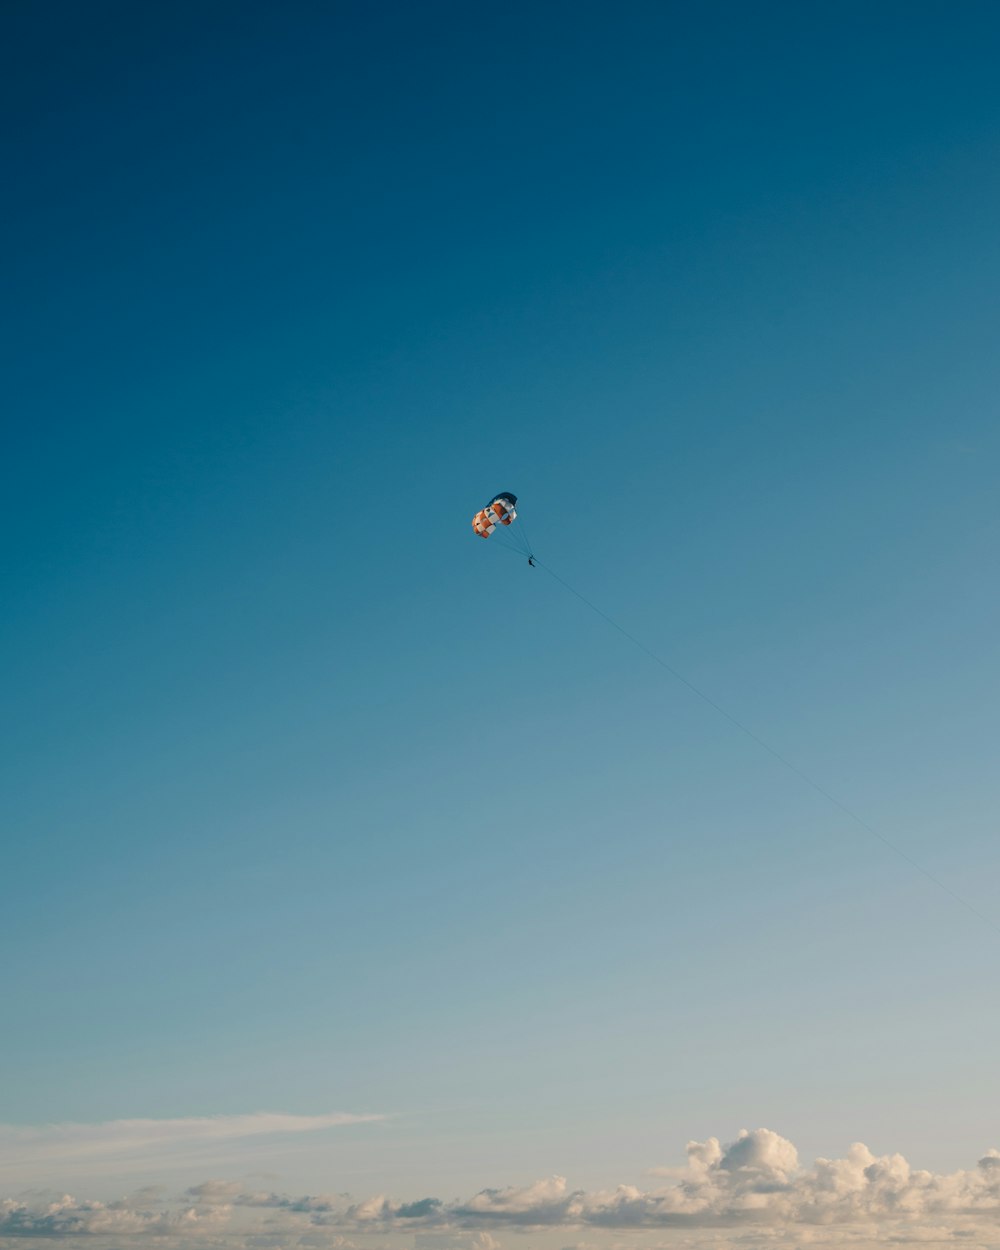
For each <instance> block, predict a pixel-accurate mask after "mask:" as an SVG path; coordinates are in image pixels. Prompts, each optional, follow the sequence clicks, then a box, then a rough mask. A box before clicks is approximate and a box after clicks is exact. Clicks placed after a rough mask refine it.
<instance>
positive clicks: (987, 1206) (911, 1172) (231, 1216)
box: [0, 1116, 1000, 1250]
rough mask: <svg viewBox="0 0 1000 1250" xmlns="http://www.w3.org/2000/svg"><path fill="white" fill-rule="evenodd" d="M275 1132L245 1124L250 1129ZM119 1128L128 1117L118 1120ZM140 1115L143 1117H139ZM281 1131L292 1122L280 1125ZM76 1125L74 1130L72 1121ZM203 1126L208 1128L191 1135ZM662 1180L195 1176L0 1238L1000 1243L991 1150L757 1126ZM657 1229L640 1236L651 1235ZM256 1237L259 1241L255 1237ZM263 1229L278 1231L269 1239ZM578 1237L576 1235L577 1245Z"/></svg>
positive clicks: (476, 1245) (458, 1249)
mask: <svg viewBox="0 0 1000 1250" xmlns="http://www.w3.org/2000/svg"><path fill="white" fill-rule="evenodd" d="M355 1119H357V1117H346V1118H342V1117H333V1116H317V1117H295V1116H288V1117H284V1116H278V1117H264V1116H262V1117H256V1116H240V1117H231V1118H229V1119H228V1123H229V1124H230V1125H232V1126H233V1127H232V1128H231V1129H229V1130H227V1129H225V1128H223V1127H222V1126H221V1124H220V1122H219V1121H206V1122H202V1121H195V1123H198V1124H202V1123H205V1124H207V1123H213V1124H215V1125H216V1129H215V1130H214V1131H216V1132H218V1133H221V1134H223V1135H225V1134H226V1133H227V1131H228V1132H236V1131H237V1130H236V1128H235V1123H234V1122H239V1123H246V1125H247V1128H246V1129H245V1130H244V1131H251V1132H295V1131H308V1130H309V1129H310V1128H319V1127H328V1126H330V1125H332V1124H339V1123H345V1122H347V1123H350V1122H353V1121H354V1120H355ZM275 1122H278V1123H279V1124H281V1125H283V1126H284V1127H258V1128H256V1129H250V1128H249V1127H248V1126H249V1124H250V1123H259V1124H261V1125H272V1126H273V1125H274V1124H275ZM126 1123H128V1124H134V1123H135V1122H132V1121H129V1122H126ZM139 1123H146V1122H145V1121H141V1122H139ZM293 1126H294V1127H293ZM74 1127H78V1126H74ZM205 1131H210V1130H207V1129H206V1130H205ZM658 1175H659V1178H660V1179H662V1180H664V1181H665V1182H666V1183H665V1184H663V1185H662V1186H659V1187H656V1188H651V1189H639V1188H636V1187H634V1186H631V1185H619V1186H617V1187H616V1188H613V1189H608V1190H600V1191H593V1192H590V1191H585V1190H580V1189H571V1188H570V1186H569V1185H568V1184H567V1182H566V1180H565V1179H564V1178H562V1177H558V1176H556V1177H550V1178H548V1179H546V1180H540V1181H536V1182H535V1183H534V1184H531V1185H527V1186H521V1187H497V1188H488V1189H483V1190H481V1191H480V1192H479V1193H476V1194H473V1195H472V1196H471V1197H469V1198H466V1199H462V1200H457V1201H451V1202H445V1201H442V1200H440V1199H438V1198H433V1197H415V1198H411V1199H409V1200H406V1201H400V1200H397V1199H393V1198H390V1197H387V1196H385V1195H382V1194H379V1195H374V1196H371V1197H368V1198H363V1199H360V1200H358V1199H352V1198H351V1197H349V1196H345V1195H343V1194H304V1195H299V1196H295V1195H289V1194H280V1193H271V1192H266V1191H264V1192H255V1191H251V1190H247V1189H245V1188H244V1187H243V1186H242V1185H241V1184H239V1183H238V1182H234V1181H221V1180H207V1181H205V1182H203V1183H202V1184H200V1185H196V1186H193V1187H191V1188H189V1189H188V1190H187V1191H186V1192H185V1194H184V1195H183V1196H182V1199H181V1200H180V1201H177V1202H170V1203H166V1202H161V1201H160V1200H159V1199H158V1198H157V1197H156V1195H153V1196H151V1197H148V1198H147V1200H146V1201H145V1202H143V1201H140V1200H139V1198H138V1197H137V1198H135V1199H133V1200H132V1201H131V1202H126V1201H123V1202H120V1203H110V1204H104V1203H99V1202H78V1201H76V1200H74V1199H72V1198H63V1199H60V1200H59V1201H58V1202H55V1203H49V1204H48V1205H34V1206H33V1205H32V1204H31V1203H27V1202H17V1201H13V1200H8V1201H7V1202H5V1203H2V1204H0V1245H2V1244H3V1238H19V1237H29V1236H30V1237H36V1238H39V1237H40V1238H49V1239H53V1240H62V1241H64V1242H65V1241H66V1240H68V1239H71V1238H76V1239H81V1240H82V1239H88V1240H90V1239H95V1240H92V1241H90V1244H93V1245H94V1246H95V1247H96V1246H97V1245H99V1244H100V1239H101V1238H112V1237H113V1238H118V1242H117V1243H116V1244H128V1243H129V1239H136V1238H144V1237H145V1236H147V1235H154V1234H155V1235H156V1236H157V1237H159V1238H165V1239H167V1241H166V1243H165V1244H167V1245H172V1244H174V1243H176V1245H177V1246H178V1247H184V1246H187V1247H190V1246H193V1245H195V1244H197V1243H198V1241H199V1240H202V1241H203V1240H205V1238H206V1235H207V1234H209V1233H210V1234H211V1239H212V1243H213V1244H215V1242H216V1241H217V1240H218V1241H219V1243H220V1244H223V1243H224V1244H226V1245H227V1246H232V1247H237V1246H238V1247H250V1246H260V1245H262V1244H265V1241H266V1244H269V1245H270V1244H275V1245H277V1244H282V1245H284V1244H293V1245H308V1246H314V1247H332V1248H336V1247H340V1248H341V1250H350V1248H351V1247H355V1248H357V1250H367V1247H371V1246H372V1245H373V1244H376V1245H382V1244H385V1239H386V1238H387V1237H396V1236H398V1235H399V1234H401V1233H407V1234H415V1235H416V1236H415V1245H416V1247H417V1250H451V1248H452V1247H454V1250H498V1246H499V1243H498V1241H497V1240H496V1238H495V1236H494V1234H495V1233H496V1232H498V1231H501V1230H502V1229H504V1228H509V1229H512V1230H520V1231H523V1230H526V1229H532V1230H534V1231H535V1235H536V1237H541V1238H542V1239H543V1242H544V1241H545V1239H546V1237H548V1238H551V1239H553V1240H551V1245H552V1247H553V1250H555V1248H556V1247H559V1246H565V1245H566V1238H565V1233H566V1230H568V1229H586V1230H588V1231H587V1234H586V1236H587V1243H586V1244H587V1245H588V1246H591V1247H593V1250H604V1248H607V1250H611V1248H612V1247H614V1246H620V1245H621V1244H622V1243H621V1238H622V1237H623V1236H629V1237H631V1238H633V1240H634V1241H635V1242H636V1243H637V1245H638V1246H639V1250H660V1248H663V1250H666V1248H667V1247H671V1246H678V1247H679V1246H681V1245H690V1246H703V1245H704V1246H707V1245H709V1244H711V1245H712V1246H715V1247H723V1246H725V1247H734V1248H735V1247H740V1246H743V1247H754V1246H767V1247H768V1250H774V1248H778V1247H781V1248H784V1247H786V1246H787V1247H792V1246H796V1247H798V1246H802V1245H804V1244H806V1243H808V1244H810V1245H816V1246H847V1245H852V1246H858V1247H861V1246H868V1245H876V1244H878V1245H882V1246H884V1245H886V1244H895V1245H924V1246H927V1245H933V1244H961V1245H964V1246H967V1247H970V1248H971V1247H975V1246H978V1245H984V1246H990V1245H992V1246H995V1245H997V1244H1000V1152H998V1151H996V1150H990V1151H988V1152H987V1153H986V1154H984V1155H983V1156H982V1157H981V1158H980V1159H979V1160H978V1162H977V1163H976V1165H975V1166H974V1167H971V1168H968V1169H966V1170H961V1171H957V1172H952V1173H948V1174H939V1173H933V1172H927V1171H922V1170H918V1169H914V1168H912V1167H911V1166H910V1164H909V1163H908V1162H907V1161H906V1159H904V1158H903V1157H902V1156H901V1155H883V1156H875V1155H873V1154H872V1153H871V1151H869V1150H868V1149H867V1147H865V1146H863V1145H861V1144H855V1145H853V1146H851V1147H850V1149H849V1150H848V1151H847V1153H846V1154H845V1155H844V1156H843V1157H841V1158H836V1159H825V1158H820V1159H817V1160H816V1161H815V1162H814V1163H813V1164H812V1165H811V1166H809V1167H804V1166H802V1165H801V1164H800V1162H799V1157H798V1152H797V1151H796V1149H795V1147H794V1146H793V1145H792V1143H791V1142H790V1141H788V1140H787V1139H785V1138H783V1137H781V1136H780V1135H779V1134H777V1133H775V1132H773V1131H771V1130H769V1129H757V1130H755V1131H753V1132H742V1133H740V1134H739V1136H737V1138H736V1139H735V1140H734V1141H732V1142H730V1143H729V1144H728V1145H722V1144H721V1143H720V1142H719V1141H718V1139H716V1138H714V1137H713V1138H709V1139H708V1140H707V1141H703V1142H690V1143H689V1144H688V1147H687V1162H686V1163H685V1164H684V1165H683V1166H682V1167H679V1168H676V1169H663V1170H661V1171H660V1172H659V1174H658ZM651 1235H655V1237H656V1238H657V1239H656V1240H655V1241H653V1242H652V1243H651V1242H650V1240H649V1239H650V1236H651ZM262 1238H263V1239H264V1240H262ZM270 1239H277V1240H274V1241H273V1243H272V1240H270ZM577 1244H583V1243H577Z"/></svg>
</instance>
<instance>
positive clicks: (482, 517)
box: [472, 490, 517, 538]
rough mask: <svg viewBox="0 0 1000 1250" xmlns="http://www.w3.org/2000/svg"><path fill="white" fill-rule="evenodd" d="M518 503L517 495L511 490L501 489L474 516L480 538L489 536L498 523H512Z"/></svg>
mask: <svg viewBox="0 0 1000 1250" xmlns="http://www.w3.org/2000/svg"><path fill="white" fill-rule="evenodd" d="M516 504H517V496H516V495H514V494H512V493H511V492H510V491H509V490H505V491H501V492H500V494H499V495H494V496H493V498H492V499H491V500H490V502H489V503H488V504H487V505H486V507H485V508H483V509H481V510H480V511H479V512H477V513H476V515H475V516H474V517H473V518H472V528H473V529H474V530H475V532H476V533H477V534H478V535H479V537H480V538H489V536H490V535H491V534H492V533H493V531H494V530H495V529H496V527H497V526H498V525H510V523H511V521H513V520H514V518H515V517H516V516H517V513H516V512H515V510H514V509H515V506H516Z"/></svg>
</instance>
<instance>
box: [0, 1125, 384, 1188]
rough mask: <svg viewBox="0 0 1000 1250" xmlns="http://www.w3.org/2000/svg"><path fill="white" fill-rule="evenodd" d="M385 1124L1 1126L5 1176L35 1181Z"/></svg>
mask: <svg viewBox="0 0 1000 1250" xmlns="http://www.w3.org/2000/svg"><path fill="white" fill-rule="evenodd" d="M379 1119H384V1117H383V1116H377V1115H353V1114H349V1113H347V1112H340V1111H337V1112H331V1113H330V1114H328V1115H287V1114H283V1113H277V1112H268V1111H259V1112H255V1113H254V1114H252V1115H217V1116H187V1117H181V1118H176V1119H165V1120H107V1121H104V1122H103V1123H99V1124H46V1125H41V1126H38V1127H26V1126H22V1125H16V1124H0V1174H4V1175H9V1176H12V1177H16V1178H18V1179H22V1180H23V1179H24V1178H28V1177H30V1178H32V1179H34V1178H37V1177H38V1176H41V1175H43V1174H44V1173H45V1170H46V1169H50V1170H53V1171H54V1172H55V1173H67V1172H73V1171H74V1170H76V1171H79V1170H80V1169H81V1168H84V1167H89V1168H90V1170H91V1171H93V1169H94V1166H95V1165H105V1164H108V1165H110V1164H114V1165H115V1169H116V1171H125V1170H131V1171H137V1170H141V1169H143V1168H147V1167H149V1166H155V1165H156V1164H158V1163H160V1164H162V1163H164V1162H166V1161H168V1160H169V1159H170V1158H171V1157H173V1158H177V1157H182V1158H191V1156H192V1154H194V1153H196V1152H197V1151H198V1150H203V1149H205V1148H206V1147H208V1146H213V1147H218V1146H219V1145H220V1144H224V1143H235V1142H239V1141H246V1140H247V1139H251V1138H265V1137H272V1136H276V1135H288V1134H300V1133H315V1132H317V1131H319V1130H322V1129H330V1128H338V1127H341V1126H344V1125H351V1124H359V1123H364V1122H368V1121H372V1120H379ZM122 1164H125V1165H127V1166H125V1167H123V1166H121V1165H122ZM50 1174H51V1172H50Z"/></svg>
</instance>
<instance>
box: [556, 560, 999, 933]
mask: <svg viewBox="0 0 1000 1250" xmlns="http://www.w3.org/2000/svg"><path fill="white" fill-rule="evenodd" d="M534 561H535V565H536V566H537V567H538V568H540V569H544V570H545V572H546V573H548V575H549V576H550V577H551V578H553V579H554V580H555V581H557V582H558V583H559V585H560V586H562V587H563V588H564V589H566V590H568V591H569V593H570V594H571V595H574V596H575V597H576V598H577V599H579V600H580V602H581V603H583V604H585V605H586V606H587V607H588V608H590V610H591V612H594V613H596V614H597V615H598V616H599V617H600V618H601V619H602V620H603V621H606V622H607V623H608V624H609V625H610V626H611V627H612V629H616V630H617V631H618V632H619V633H620V634H621V635H622V636H623V637H625V638H627V639H628V640H629V642H631V643H632V645H633V646H636V647H638V648H639V650H640V651H642V652H643V653H644V654H645V655H647V656H648V657H649V659H651V660H652V661H653V663H654V664H658V665H659V666H660V668H662V669H664V670H665V671H666V672H668V673H669V674H670V676H671V677H673V678H674V679H675V680H676V681H679V682H680V683H681V685H682V686H686V687H687V688H688V690H690V691H691V693H692V694H693V695H696V696H697V697H698V698H699V699H701V701H702V702H703V703H707V704H708V706H709V707H710V708H712V709H713V710H714V711H716V712H718V714H719V715H720V716H721V717H723V719H725V720H727V721H729V723H730V724H731V725H733V726H734V727H735V728H736V729H738V730H739V731H740V733H742V734H745V735H746V736H747V737H748V738H750V739H751V740H752V741H753V742H756V744H757V745H758V746H759V747H760V748H761V749H762V750H763V751H766V752H767V754H768V755H770V756H771V757H772V758H773V759H776V760H777V761H778V763H779V764H783V765H784V766H785V768H787V769H788V770H789V772H792V773H794V774H795V776H796V777H798V779H799V780H800V781H802V782H804V783H805V784H806V785H807V786H809V787H810V788H811V789H813V790H815V791H816V793H817V794H821V795H822V796H823V798H825V799H826V800H827V802H829V803H832V804H833V806H834V807H836V808H837V809H838V810H839V811H841V812H843V814H844V815H845V816H847V817H849V818H850V819H851V820H852V821H854V823H855V824H856V825H858V826H859V828H861V829H863V830H864V831H865V832H866V833H868V834H870V835H871V836H872V837H873V838H877V839H878V841H879V842H881V843H882V844H883V845H884V846H887V847H888V848H889V850H890V851H894V852H895V853H896V854H897V855H898V856H899V858H900V859H904V860H905V861H906V862H907V863H908V864H909V865H910V867H911V868H913V869H915V870H916V871H917V872H918V873H920V874H921V875H922V876H923V877H926V878H927V880H928V881H930V882H932V883H933V884H934V885H936V886H937V887H938V888H939V889H941V890H943V891H944V892H945V894H947V895H949V896H950V897H951V898H952V899H953V900H954V901H955V902H956V903H958V904H959V905H960V906H962V907H964V908H965V909H966V910H967V911H970V912H972V914H973V915H974V916H976V917H977V918H978V919H979V920H981V921H982V922H983V924H985V925H988V926H989V928H991V929H992V930H993V932H994V933H996V934H998V935H1000V925H998V924H997V923H996V922H995V921H993V920H991V919H990V917H989V916H987V915H985V914H984V913H983V912H981V911H980V910H979V908H978V907H976V906H975V905H974V904H973V903H970V902H969V900H968V899H967V898H963V897H962V895H961V894H958V893H956V891H955V890H953V889H952V888H951V886H949V885H946V884H945V883H944V882H943V881H942V880H941V879H940V877H936V876H935V875H934V873H932V872H931V871H930V870H929V869H928V868H925V867H924V865H923V864H921V863H920V862H919V861H918V860H916V859H914V858H913V856H912V855H910V854H909V853H908V852H907V851H904V850H903V848H902V847H901V846H897V845H896V843H895V842H893V841H892V840H891V839H889V838H887V837H886V836H885V834H884V833H879V831H878V830H877V829H876V828H874V827H873V826H872V825H870V824H869V823H868V821H866V820H864V819H863V818H862V817H861V816H859V815H858V814H857V812H855V811H852V810H851V808H849V807H848V806H847V804H846V803H842V802H841V801H840V799H838V798H837V797H836V795H834V794H831V793H830V791H829V790H827V789H826V788H825V787H824V786H821V785H820V784H819V782H818V781H814V780H813V779H812V777H810V776H809V774H808V773H804V772H803V771H802V769H801V768H799V766H798V765H797V764H793V763H792V761H791V760H790V759H788V758H787V757H786V756H784V755H782V754H781V752H780V751H777V750H775V748H774V747H772V746H771V745H770V744H769V743H767V742H765V741H764V739H763V738H761V737H760V736H759V735H758V734H756V733H755V732H754V731H753V730H752V729H751V728H750V727H749V726H748V725H744V724H743V722H742V721H740V720H737V718H736V717H735V716H733V715H732V714H731V713H730V712H727V711H726V709H725V708H724V707H722V706H721V705H720V704H718V703H716V701H715V700H714V699H713V698H712V697H711V696H710V695H707V694H706V693H705V692H704V690H700V689H699V688H698V687H697V686H696V685H695V684H694V682H693V681H689V680H688V678H686V677H685V676H684V674H683V673H680V672H678V671H677V669H676V668H674V666H673V665H672V664H668V663H667V661H666V660H664V659H663V658H662V657H661V656H659V655H657V654H656V652H655V651H651V650H650V648H649V647H647V646H646V644H645V643H644V642H642V641H640V639H638V638H636V636H635V635H634V634H630V633H629V631H628V630H627V629H625V627H624V626H623V625H619V624H618V622H617V621H616V620H615V619H614V618H613V617H610V616H608V614H607V612H603V611H602V610H601V609H600V608H599V607H598V606H597V604H595V603H591V601H590V600H589V599H588V598H586V597H585V596H584V595H582V594H580V592H579V591H578V590H577V589H575V587H573V586H571V585H570V584H569V582H567V581H564V579H563V578H561V577H560V576H559V574H558V573H556V572H555V570H554V569H551V568H549V566H548V565H547V564H543V563H542V561H541V560H539V559H538V557H537V556H535V557H534Z"/></svg>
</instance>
